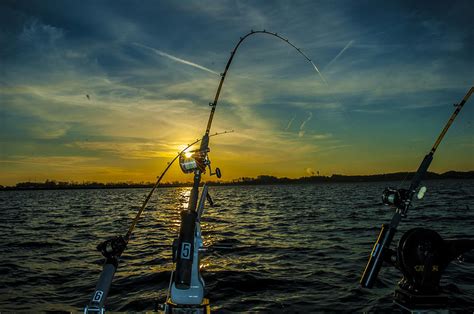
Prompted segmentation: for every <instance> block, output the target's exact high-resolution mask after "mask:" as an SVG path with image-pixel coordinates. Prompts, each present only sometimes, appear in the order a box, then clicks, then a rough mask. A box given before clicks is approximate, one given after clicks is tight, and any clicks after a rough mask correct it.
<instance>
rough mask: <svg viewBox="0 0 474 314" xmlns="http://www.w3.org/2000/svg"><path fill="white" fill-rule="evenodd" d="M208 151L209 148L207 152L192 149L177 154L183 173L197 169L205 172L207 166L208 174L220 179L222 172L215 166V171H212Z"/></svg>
mask: <svg viewBox="0 0 474 314" xmlns="http://www.w3.org/2000/svg"><path fill="white" fill-rule="evenodd" d="M209 151H210V150H209V149H207V152H202V151H201V150H193V151H190V152H183V153H181V154H179V166H180V168H181V171H183V173H192V172H194V171H196V170H199V171H201V173H206V167H207V168H209V175H211V176H213V175H216V176H217V177H218V178H219V179H220V178H221V176H222V174H221V170H220V169H219V168H216V172H212V169H211V160H210V159H209V157H208V153H209Z"/></svg>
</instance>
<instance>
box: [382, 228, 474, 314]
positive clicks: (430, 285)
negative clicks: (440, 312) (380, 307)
mask: <svg viewBox="0 0 474 314" xmlns="http://www.w3.org/2000/svg"><path fill="white" fill-rule="evenodd" d="M472 249H474V240H471V239H450V240H443V238H442V237H441V236H440V235H439V234H438V233H437V232H436V231H434V230H430V229H425V228H413V229H411V230H408V231H407V232H405V234H404V235H403V236H402V237H401V238H400V241H399V243H398V247H397V249H396V250H392V249H389V250H388V252H387V254H386V255H385V257H384V260H385V262H387V263H388V264H390V265H392V266H394V267H396V268H397V269H399V270H400V271H401V272H402V274H403V278H402V280H401V281H400V282H399V283H398V288H397V289H396V290H395V295H394V301H395V302H396V303H397V304H398V305H400V306H402V307H403V308H406V309H410V310H419V309H434V308H443V307H446V306H447V305H448V303H449V298H448V297H447V295H446V294H444V293H443V289H442V288H441V287H440V280H441V277H442V275H443V272H444V270H445V269H446V267H447V266H448V265H449V263H450V262H451V261H452V260H453V259H455V258H457V257H459V256H460V255H461V254H463V253H465V252H467V251H469V250H472Z"/></svg>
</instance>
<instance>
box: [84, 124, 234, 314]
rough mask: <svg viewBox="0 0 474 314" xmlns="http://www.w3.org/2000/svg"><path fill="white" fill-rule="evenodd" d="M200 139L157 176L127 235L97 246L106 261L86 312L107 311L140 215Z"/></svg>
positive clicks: (183, 150)
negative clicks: (165, 177)
mask: <svg viewBox="0 0 474 314" xmlns="http://www.w3.org/2000/svg"><path fill="white" fill-rule="evenodd" d="M233 132H234V130H230V131H223V132H216V133H214V134H212V135H210V136H209V137H213V136H217V135H222V134H227V133H233ZM200 141H201V139H197V140H195V141H194V142H192V143H191V144H188V145H187V146H186V147H185V148H183V149H182V150H181V151H180V152H178V154H177V155H176V156H175V157H174V158H173V159H172V160H171V161H170V162H168V165H167V166H166V168H165V170H163V172H162V173H161V175H160V176H158V177H157V180H156V182H155V184H154V185H153V188H152V189H151V191H150V192H149V193H148V195H147V196H146V198H145V200H144V201H143V203H142V206H141V207H140V209H139V210H138V212H137V214H136V215H135V218H134V219H133V221H132V223H131V224H130V227H129V228H128V231H127V233H126V234H125V236H121V235H119V236H116V237H114V238H112V239H108V240H106V241H104V242H102V243H100V244H99V245H98V246H97V250H98V251H99V252H101V253H102V255H103V256H104V257H105V263H104V266H103V268H102V273H101V274H100V277H99V280H98V283H97V286H96V288H95V290H94V293H93V294H92V298H91V300H90V302H89V304H88V305H87V306H86V307H85V308H84V313H104V312H105V307H104V304H105V301H106V300H107V296H108V293H109V290H110V286H111V284H112V280H113V278H114V274H115V272H116V270H117V267H118V262H119V258H120V256H121V255H122V253H123V252H124V250H125V249H126V248H127V245H128V242H129V241H130V238H131V236H132V233H133V230H134V229H135V226H136V225H137V222H138V220H139V219H140V216H141V214H142V213H143V210H144V209H145V207H146V205H147V204H148V201H149V200H150V198H151V196H152V195H153V192H155V190H156V188H157V187H158V186H159V184H160V182H161V180H162V179H163V177H164V176H165V174H166V173H167V172H168V170H169V169H170V167H171V165H173V163H174V162H175V161H176V159H178V158H179V157H180V156H183V153H185V152H186V151H187V150H188V149H189V148H190V147H192V146H194V145H195V144H197V143H199V142H200Z"/></svg>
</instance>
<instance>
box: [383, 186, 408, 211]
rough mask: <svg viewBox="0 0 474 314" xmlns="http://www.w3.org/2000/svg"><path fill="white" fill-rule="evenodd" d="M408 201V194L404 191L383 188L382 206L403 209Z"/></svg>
mask: <svg viewBox="0 0 474 314" xmlns="http://www.w3.org/2000/svg"><path fill="white" fill-rule="evenodd" d="M409 200H410V192H409V191H408V190H406V189H394V188H385V190H384V191H383V193H382V203H383V204H384V205H394V206H395V207H397V208H404V207H405V204H406V203H407V201H409Z"/></svg>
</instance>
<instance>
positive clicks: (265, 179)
mask: <svg viewBox="0 0 474 314" xmlns="http://www.w3.org/2000/svg"><path fill="white" fill-rule="evenodd" d="M413 175H414V172H396V173H387V174H374V175H355V176H347V175H338V174H333V175H332V176H310V177H301V178H297V179H290V178H277V177H274V176H268V175H261V176H258V177H257V178H248V177H242V178H239V179H236V180H232V181H224V182H219V181H217V182H216V181H210V182H208V185H213V186H233V185H275V184H313V183H344V182H383V181H402V180H410V179H411V177H412V176H413ZM447 179H474V171H464V172H461V171H448V172H444V173H442V174H438V173H434V172H428V173H427V174H426V175H425V177H424V180H447ZM153 185H154V183H152V182H146V183H132V182H120V183H100V182H83V183H77V182H61V181H54V180H46V181H45V182H20V183H17V184H16V185H15V186H6V187H4V186H0V191H25V190H83V189H88V190H96V189H135V188H151V187H153ZM190 186H192V183H191V182H172V183H162V184H160V185H159V187H190Z"/></svg>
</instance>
